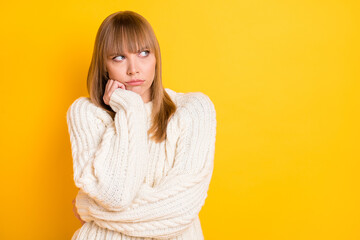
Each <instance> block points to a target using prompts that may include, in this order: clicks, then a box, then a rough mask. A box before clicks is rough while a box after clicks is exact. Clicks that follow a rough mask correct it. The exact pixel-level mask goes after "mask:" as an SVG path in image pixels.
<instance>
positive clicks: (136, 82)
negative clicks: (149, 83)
mask: <svg viewBox="0 0 360 240" xmlns="http://www.w3.org/2000/svg"><path fill="white" fill-rule="evenodd" d="M144 82H145V81H144V80H141V79H134V80H131V81H129V82H126V83H127V84H128V85H131V86H136V85H141V84H143V83H144Z"/></svg>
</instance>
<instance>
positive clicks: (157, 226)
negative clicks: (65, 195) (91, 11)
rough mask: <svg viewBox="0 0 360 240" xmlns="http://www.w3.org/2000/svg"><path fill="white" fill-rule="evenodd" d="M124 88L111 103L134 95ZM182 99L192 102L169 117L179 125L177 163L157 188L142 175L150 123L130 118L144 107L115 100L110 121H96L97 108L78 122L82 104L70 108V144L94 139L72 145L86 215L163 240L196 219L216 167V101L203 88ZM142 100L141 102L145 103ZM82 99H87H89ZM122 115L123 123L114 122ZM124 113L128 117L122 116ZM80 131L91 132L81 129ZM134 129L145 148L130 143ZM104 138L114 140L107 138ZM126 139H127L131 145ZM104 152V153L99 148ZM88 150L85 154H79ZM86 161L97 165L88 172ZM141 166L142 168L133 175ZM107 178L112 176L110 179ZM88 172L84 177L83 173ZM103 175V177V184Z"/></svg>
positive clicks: (105, 224) (82, 213)
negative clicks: (113, 111) (132, 121)
mask: <svg viewBox="0 0 360 240" xmlns="http://www.w3.org/2000/svg"><path fill="white" fill-rule="evenodd" d="M123 91H124V90H119V91H118V92H114V93H115V94H117V95H115V97H114V99H112V100H113V101H112V103H113V104H114V105H117V103H120V102H124V101H123V100H124V99H123V98H126V97H129V96H130V97H135V96H134V95H131V94H129V95H126V96H125V95H120V94H122V93H123ZM82 100H85V99H82ZM125 102H126V101H125ZM184 102H188V103H187V104H183V106H181V107H180V108H179V109H178V110H177V112H176V114H175V115H174V117H173V119H172V121H174V122H173V124H169V125H168V127H169V129H168V132H170V133H171V132H175V131H180V134H179V136H180V137H179V139H178V142H177V144H176V150H175V160H174V166H173V168H172V169H171V170H170V171H169V172H168V174H167V175H166V176H164V177H163V179H161V181H160V183H159V184H157V185H156V186H155V187H151V186H149V185H147V184H146V183H144V181H143V180H144V176H145V172H146V169H147V165H146V163H147V162H148V161H147V160H148V157H149V156H148V155H147V154H148V153H147V146H146V141H144V139H146V138H145V137H144V134H145V136H146V129H141V128H131V124H129V122H130V121H131V120H134V119H133V118H132V119H131V116H134V115H136V116H137V118H138V121H139V119H140V120H141V119H143V118H142V117H141V114H144V112H143V111H142V110H143V109H142V108H141V107H138V108H135V106H130V108H131V107H134V108H133V110H128V108H126V107H129V106H125V105H120V106H119V105H117V106H118V108H116V107H115V106H114V108H115V109H116V110H117V111H116V116H115V120H114V124H111V122H110V123H109V122H107V123H106V124H104V125H101V124H100V125H99V123H101V122H102V123H103V122H106V121H99V117H98V116H96V114H87V116H88V117H87V118H86V120H84V119H82V120H79V121H77V122H76V124H73V121H71V119H73V118H77V116H76V115H77V111H73V112H72V114H71V112H69V114H68V123H70V125H69V129H70V130H69V131H70V135H72V136H73V137H72V140H71V141H72V146H73V145H76V146H78V145H80V144H78V143H77V142H84V141H85V142H90V143H92V144H93V145H89V144H88V145H86V144H82V145H81V146H83V147H82V148H79V147H78V148H76V150H77V151H75V152H74V150H73V159H74V173H75V174H74V179H75V183H76V182H77V180H78V185H77V186H78V187H79V188H80V191H79V193H78V195H77V197H76V207H77V208H78V212H79V214H80V216H81V218H82V219H83V220H85V221H86V222H88V221H94V222H95V223H96V224H97V225H99V226H100V227H103V228H107V229H110V230H113V231H117V232H121V233H124V234H127V235H130V236H134V237H153V238H158V239H168V238H171V237H175V236H178V235H180V234H181V233H182V232H184V231H185V230H186V229H187V228H188V227H189V226H190V225H191V223H192V222H193V220H194V219H195V218H196V217H197V216H198V213H199V212H200V210H201V207H202V206H203V204H204V202H205V199H206V197H207V191H208V188H209V184H210V179H211V176H212V172H213V165H214V162H213V160H214V151H215V134H216V116H215V108H214V106H213V104H212V102H211V101H210V99H209V98H208V97H207V96H206V95H204V94H201V93H190V94H189V95H188V96H187V99H186V101H184ZM115 103H116V104H115ZM138 103H139V105H140V106H141V104H140V102H138ZM83 104H85V105H86V101H84V103H83ZM110 104H111V103H110ZM112 107H113V106H112ZM74 108H75V107H74ZM114 108H113V109H114ZM80 109H82V108H80ZM125 109H127V111H126V110H125ZM97 111H99V110H98V109H96V110H94V109H93V113H96V112H97ZM132 111H134V112H136V111H137V112H136V113H134V112H132ZM80 112H81V111H80ZM90 112H91V111H90ZM120 116H121V118H122V119H123V122H121V123H120V122H118V123H117V122H116V121H117V120H118V121H119V120H120V119H119V117H120ZM124 118H125V119H127V121H124ZM89 121H90V122H89ZM95 123H97V124H98V125H99V126H100V127H98V128H94V125H92V124H95ZM138 124H140V123H138ZM144 125H145V124H144ZM91 129H92V130H94V131H95V132H92V131H91ZM126 129H127V131H126ZM82 133H87V134H86V135H85V136H82ZM117 135H118V136H117ZM125 136H127V138H125ZM129 136H138V138H136V143H137V146H139V144H140V143H141V144H143V145H141V146H144V149H146V152H141V154H139V152H137V151H139V148H136V150H135V149H132V148H131V144H130V140H132V139H130V137H129ZM107 138H115V139H116V140H114V141H110V140H107ZM117 138H118V139H117ZM121 138H124V140H123V142H122V144H123V145H121V146H120V145H119V143H116V141H117V140H120V139H121ZM88 139H92V140H88ZM126 140H127V141H129V143H128V144H127V143H126V142H125V141H126ZM73 142H74V143H73ZM105 144H106V146H104V145H105ZM84 146H87V148H86V147H84ZM121 147H123V148H124V149H122V148H121ZM94 148H95V149H96V150H95V151H94V150H93V149H94ZM99 151H100V153H98V152H99ZM101 151H102V152H105V153H107V154H104V153H103V154H101ZM79 152H80V153H82V154H79ZM109 152H110V153H112V152H117V153H118V154H110V153H109ZM83 155H86V156H88V157H87V158H86V159H82V158H80V156H83ZM99 156H111V157H107V158H106V157H103V158H100V157H99ZM86 163H87V164H86ZM94 163H98V164H94ZM106 163H107V164H106ZM117 164H118V165H117ZM99 166H101V167H99ZM113 166H115V167H113ZM131 166H133V167H132V168H131ZM86 167H87V168H90V170H93V171H89V170H88V171H87V172H85V173H86V174H88V175H86V174H85V175H84V171H86ZM139 168H141V169H139ZM115 169H116V171H115ZM75 170H76V171H75ZM136 172H139V173H140V174H139V175H136ZM76 173H77V174H76ZM115 173H117V174H115ZM119 173H120V174H119ZM109 175H110V177H109ZM118 175H121V176H118ZM106 177H109V178H112V179H110V180H111V181H110V180H108V178H106ZM135 177H140V180H139V181H137V182H136V183H135V184H134V185H133V186H131V182H132V181H134V180H135ZM84 178H86V180H81V179H84ZM101 178H103V179H106V180H103V182H102V184H101V185H100V184H99V182H101ZM107 184H109V185H110V186H107ZM89 186H92V187H89ZM124 191H128V192H127V193H128V194H127V195H124V194H123V193H125V192H124Z"/></svg>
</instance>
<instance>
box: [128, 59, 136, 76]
mask: <svg viewBox="0 0 360 240" xmlns="http://www.w3.org/2000/svg"><path fill="white" fill-rule="evenodd" d="M128 59H129V61H128V69H127V74H128V75H134V74H136V73H138V72H139V69H138V64H137V60H136V57H134V56H132V57H129V58H128Z"/></svg>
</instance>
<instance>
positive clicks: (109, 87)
mask: <svg viewBox="0 0 360 240" xmlns="http://www.w3.org/2000/svg"><path fill="white" fill-rule="evenodd" d="M113 82H114V80H112V79H109V80H108V81H107V83H106V88H105V92H109V90H110V89H111V86H112V84H113Z"/></svg>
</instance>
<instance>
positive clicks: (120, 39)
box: [87, 11, 176, 142]
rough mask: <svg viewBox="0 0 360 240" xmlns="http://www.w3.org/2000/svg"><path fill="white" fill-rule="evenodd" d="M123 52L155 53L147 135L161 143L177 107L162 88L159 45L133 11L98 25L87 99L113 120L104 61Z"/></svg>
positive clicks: (142, 20) (146, 25)
mask: <svg viewBox="0 0 360 240" xmlns="http://www.w3.org/2000/svg"><path fill="white" fill-rule="evenodd" d="M125 49H127V50H128V51H129V52H133V53H134V52H138V51H139V50H140V49H149V50H150V52H154V54H155V58H156V65H155V76H154V81H153V83H152V85H151V87H150V88H151V100H152V102H153V103H152V104H153V108H152V115H151V118H152V125H151V127H150V129H149V131H148V134H149V135H150V134H152V136H151V139H153V140H154V141H156V142H162V141H163V140H165V138H166V128H167V124H168V121H169V119H170V117H171V116H172V115H173V114H174V113H175V111H176V105H175V104H174V102H173V101H172V100H171V98H170V96H169V95H168V94H167V92H166V91H165V89H164V87H163V85H162V76H161V54H160V46H159V43H158V41H157V38H156V36H155V33H154V31H153V29H152V27H151V25H150V23H149V22H148V21H147V20H146V19H145V18H144V17H142V16H141V15H140V14H138V13H135V12H132V11H119V12H115V13H113V14H111V15H109V16H108V17H107V18H106V19H105V20H104V21H103V22H102V24H101V25H100V27H99V30H98V32H97V35H96V39H95V46H94V51H93V55H92V60H91V64H90V67H89V72H88V76H87V89H88V92H89V95H90V99H91V101H92V102H93V103H94V104H95V105H97V106H99V107H101V108H102V109H104V110H106V111H107V112H108V113H109V114H110V115H111V117H112V118H114V116H115V112H114V111H113V110H112V108H111V107H110V106H109V105H107V104H105V103H104V100H103V95H104V92H105V86H106V83H107V80H108V75H107V72H106V64H105V63H106V62H105V60H106V58H107V56H109V55H111V54H114V53H115V54H120V53H123V52H124V50H125Z"/></svg>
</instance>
